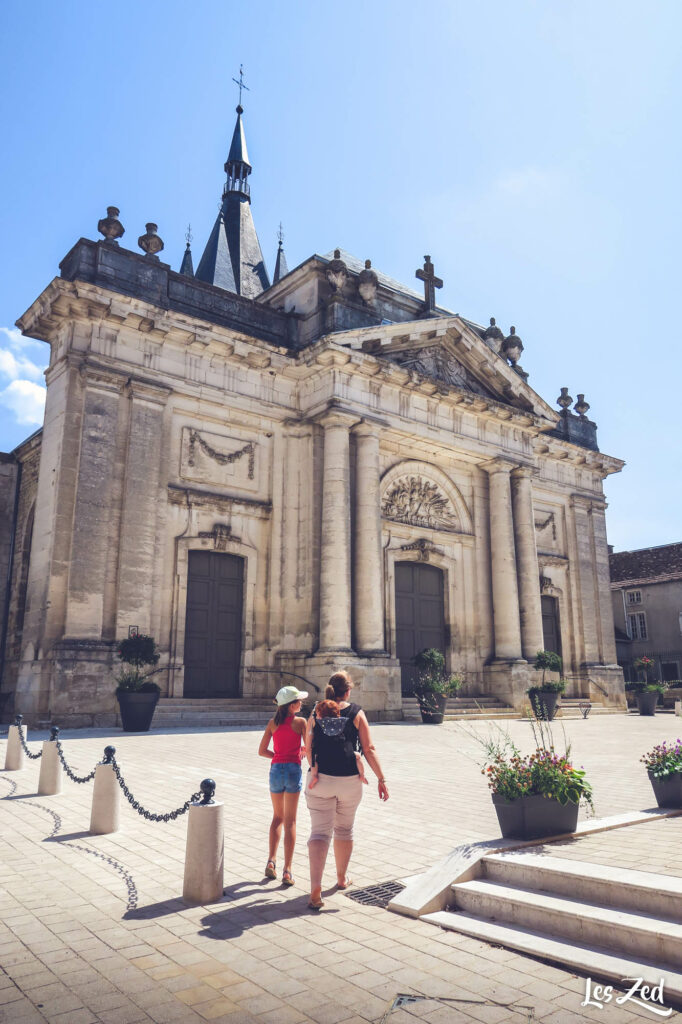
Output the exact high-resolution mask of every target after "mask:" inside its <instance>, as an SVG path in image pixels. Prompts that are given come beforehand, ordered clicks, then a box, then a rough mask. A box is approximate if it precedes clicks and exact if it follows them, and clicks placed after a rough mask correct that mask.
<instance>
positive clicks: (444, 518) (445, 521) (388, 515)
mask: <svg viewBox="0 0 682 1024" xmlns="http://www.w3.org/2000/svg"><path fill="white" fill-rule="evenodd" d="M381 513H382V515H383V517H384V518H385V519H392V520H393V521H394V522H396V523H407V524H409V525H410V526H422V527H423V526H426V527H429V528H430V529H432V530H450V531H456V530H458V528H459V519H458V517H457V513H456V512H455V510H454V508H453V507H452V503H451V502H450V500H449V499H448V497H447V496H446V495H445V494H443V492H442V491H441V489H440V488H439V487H438V485H437V484H434V483H432V482H431V481H430V480H425V479H423V478H422V477H420V476H404V477H400V478H399V479H398V480H396V481H395V483H393V484H392V485H391V487H390V488H389V490H388V491H387V492H386V494H385V495H384V499H383V501H382V504H381Z"/></svg>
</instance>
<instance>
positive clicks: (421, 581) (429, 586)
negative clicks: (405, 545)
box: [395, 562, 446, 697]
mask: <svg viewBox="0 0 682 1024" xmlns="http://www.w3.org/2000/svg"><path fill="white" fill-rule="evenodd" d="M395 622H396V639H397V655H398V659H399V661H400V676H401V682H402V692H403V696H405V697H410V696H412V695H413V694H414V681H415V676H416V669H415V666H414V656H415V654H418V653H419V652H420V651H423V650H424V648H425V647H435V648H436V649H437V650H439V651H442V652H443V654H445V653H446V636H445V608H444V602H443V572H442V570H441V569H437V568H436V567H435V566H434V565H426V564H425V563H424V562H396V566H395Z"/></svg>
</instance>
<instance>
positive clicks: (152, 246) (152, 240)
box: [137, 222, 163, 259]
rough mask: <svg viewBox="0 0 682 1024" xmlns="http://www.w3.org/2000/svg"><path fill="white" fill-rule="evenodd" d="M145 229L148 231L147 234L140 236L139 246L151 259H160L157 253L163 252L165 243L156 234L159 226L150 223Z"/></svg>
mask: <svg viewBox="0 0 682 1024" xmlns="http://www.w3.org/2000/svg"><path fill="white" fill-rule="evenodd" d="M145 228H146V229H147V233H146V234H144V235H140V237H139V238H138V240H137V244H138V245H139V247H140V249H142V250H143V252H144V253H145V255H146V256H148V257H149V258H150V259H158V256H157V255H156V254H157V252H161V250H162V249H163V242H162V240H161V239H160V238H159V236H158V235H157V233H156V229H157V228H158V224H152V223H151V222H150V223H149V224H145Z"/></svg>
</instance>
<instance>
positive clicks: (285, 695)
mask: <svg viewBox="0 0 682 1024" xmlns="http://www.w3.org/2000/svg"><path fill="white" fill-rule="evenodd" d="M307 696H308V694H307V693H304V692H303V690H297V689H296V687H295V686H283V687H282V689H281V690H278V691H277V696H276V697H275V701H276V702H277V704H279V705H280V706H281V705H282V704H291V703H292V702H293V701H295V700H305V699H306V697H307Z"/></svg>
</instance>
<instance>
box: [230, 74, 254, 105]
mask: <svg viewBox="0 0 682 1024" xmlns="http://www.w3.org/2000/svg"><path fill="white" fill-rule="evenodd" d="M232 81H233V82H234V83H235V85H238V86H239V106H240V107H241V105H242V89H246V91H247V92H250V89H249V87H248V85H244V65H243V64H240V65H239V78H233V79H232Z"/></svg>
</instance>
